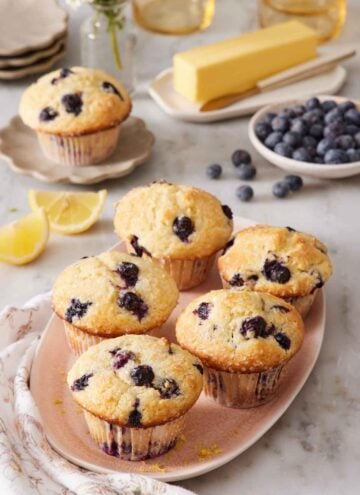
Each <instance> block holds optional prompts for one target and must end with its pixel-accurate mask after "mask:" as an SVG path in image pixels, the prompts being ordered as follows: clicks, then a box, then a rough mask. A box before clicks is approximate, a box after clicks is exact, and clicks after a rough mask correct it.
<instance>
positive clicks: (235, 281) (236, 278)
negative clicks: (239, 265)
mask: <svg viewBox="0 0 360 495" xmlns="http://www.w3.org/2000/svg"><path fill="white" fill-rule="evenodd" d="M229 284H230V285H231V286H232V287H242V286H243V285H244V279H243V278H242V276H241V275H240V273H235V275H233V276H232V278H231V280H230V282H229Z"/></svg>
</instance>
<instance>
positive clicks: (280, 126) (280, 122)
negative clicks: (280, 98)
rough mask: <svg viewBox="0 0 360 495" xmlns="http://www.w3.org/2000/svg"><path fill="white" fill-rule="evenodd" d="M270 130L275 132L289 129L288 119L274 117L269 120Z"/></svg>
mask: <svg viewBox="0 0 360 495" xmlns="http://www.w3.org/2000/svg"><path fill="white" fill-rule="evenodd" d="M271 127H272V130H273V131H275V132H282V133H284V132H286V131H288V130H289V127H290V125H289V119H288V118H286V117H279V116H278V117H275V118H274V119H273V121H272V122H271Z"/></svg>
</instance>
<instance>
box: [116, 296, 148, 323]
mask: <svg viewBox="0 0 360 495" xmlns="http://www.w3.org/2000/svg"><path fill="white" fill-rule="evenodd" d="M118 304H119V306H120V308H125V309H126V310H127V311H129V312H130V313H132V314H133V315H135V316H137V317H138V319H139V321H140V320H142V319H143V318H144V316H145V315H146V314H147V312H148V310H149V307H148V305H147V304H145V302H144V301H143V300H142V299H141V297H140V296H138V295H137V294H135V292H124V293H123V294H121V295H120V297H119V299H118Z"/></svg>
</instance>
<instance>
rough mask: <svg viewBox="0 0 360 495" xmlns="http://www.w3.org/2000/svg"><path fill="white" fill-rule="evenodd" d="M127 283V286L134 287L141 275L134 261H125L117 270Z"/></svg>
mask: <svg viewBox="0 0 360 495" xmlns="http://www.w3.org/2000/svg"><path fill="white" fill-rule="evenodd" d="M115 271H116V272H117V273H118V274H119V275H120V277H121V278H122V279H123V280H124V282H125V283H126V287H134V286H135V285H136V282H137V281H138V277H139V268H138V267H137V266H136V265H135V264H134V263H129V262H128V261H124V262H123V263H120V265H118V267H117V268H116V270H115Z"/></svg>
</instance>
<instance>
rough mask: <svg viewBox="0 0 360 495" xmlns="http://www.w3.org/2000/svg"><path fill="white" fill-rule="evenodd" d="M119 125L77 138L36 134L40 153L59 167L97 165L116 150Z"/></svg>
mask: <svg viewBox="0 0 360 495" xmlns="http://www.w3.org/2000/svg"><path fill="white" fill-rule="evenodd" d="M120 128H121V124H119V125H117V126H115V127H111V128H109V129H105V130H103V131H98V132H93V133H90V134H83V135H79V136H60V135H57V134H49V133H45V132H38V133H37V135H38V140H39V143H40V146H41V148H42V151H43V152H44V154H45V155H46V156H47V157H48V158H50V159H51V160H53V161H55V162H56V163H59V164H60V165H69V166H71V167H79V166H80V167H81V166H87V165H93V164H95V163H99V162H101V161H102V160H104V159H105V158H107V157H108V156H110V155H111V154H112V153H113V152H114V151H115V148H116V145H117V141H118V137H119V133H120Z"/></svg>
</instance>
